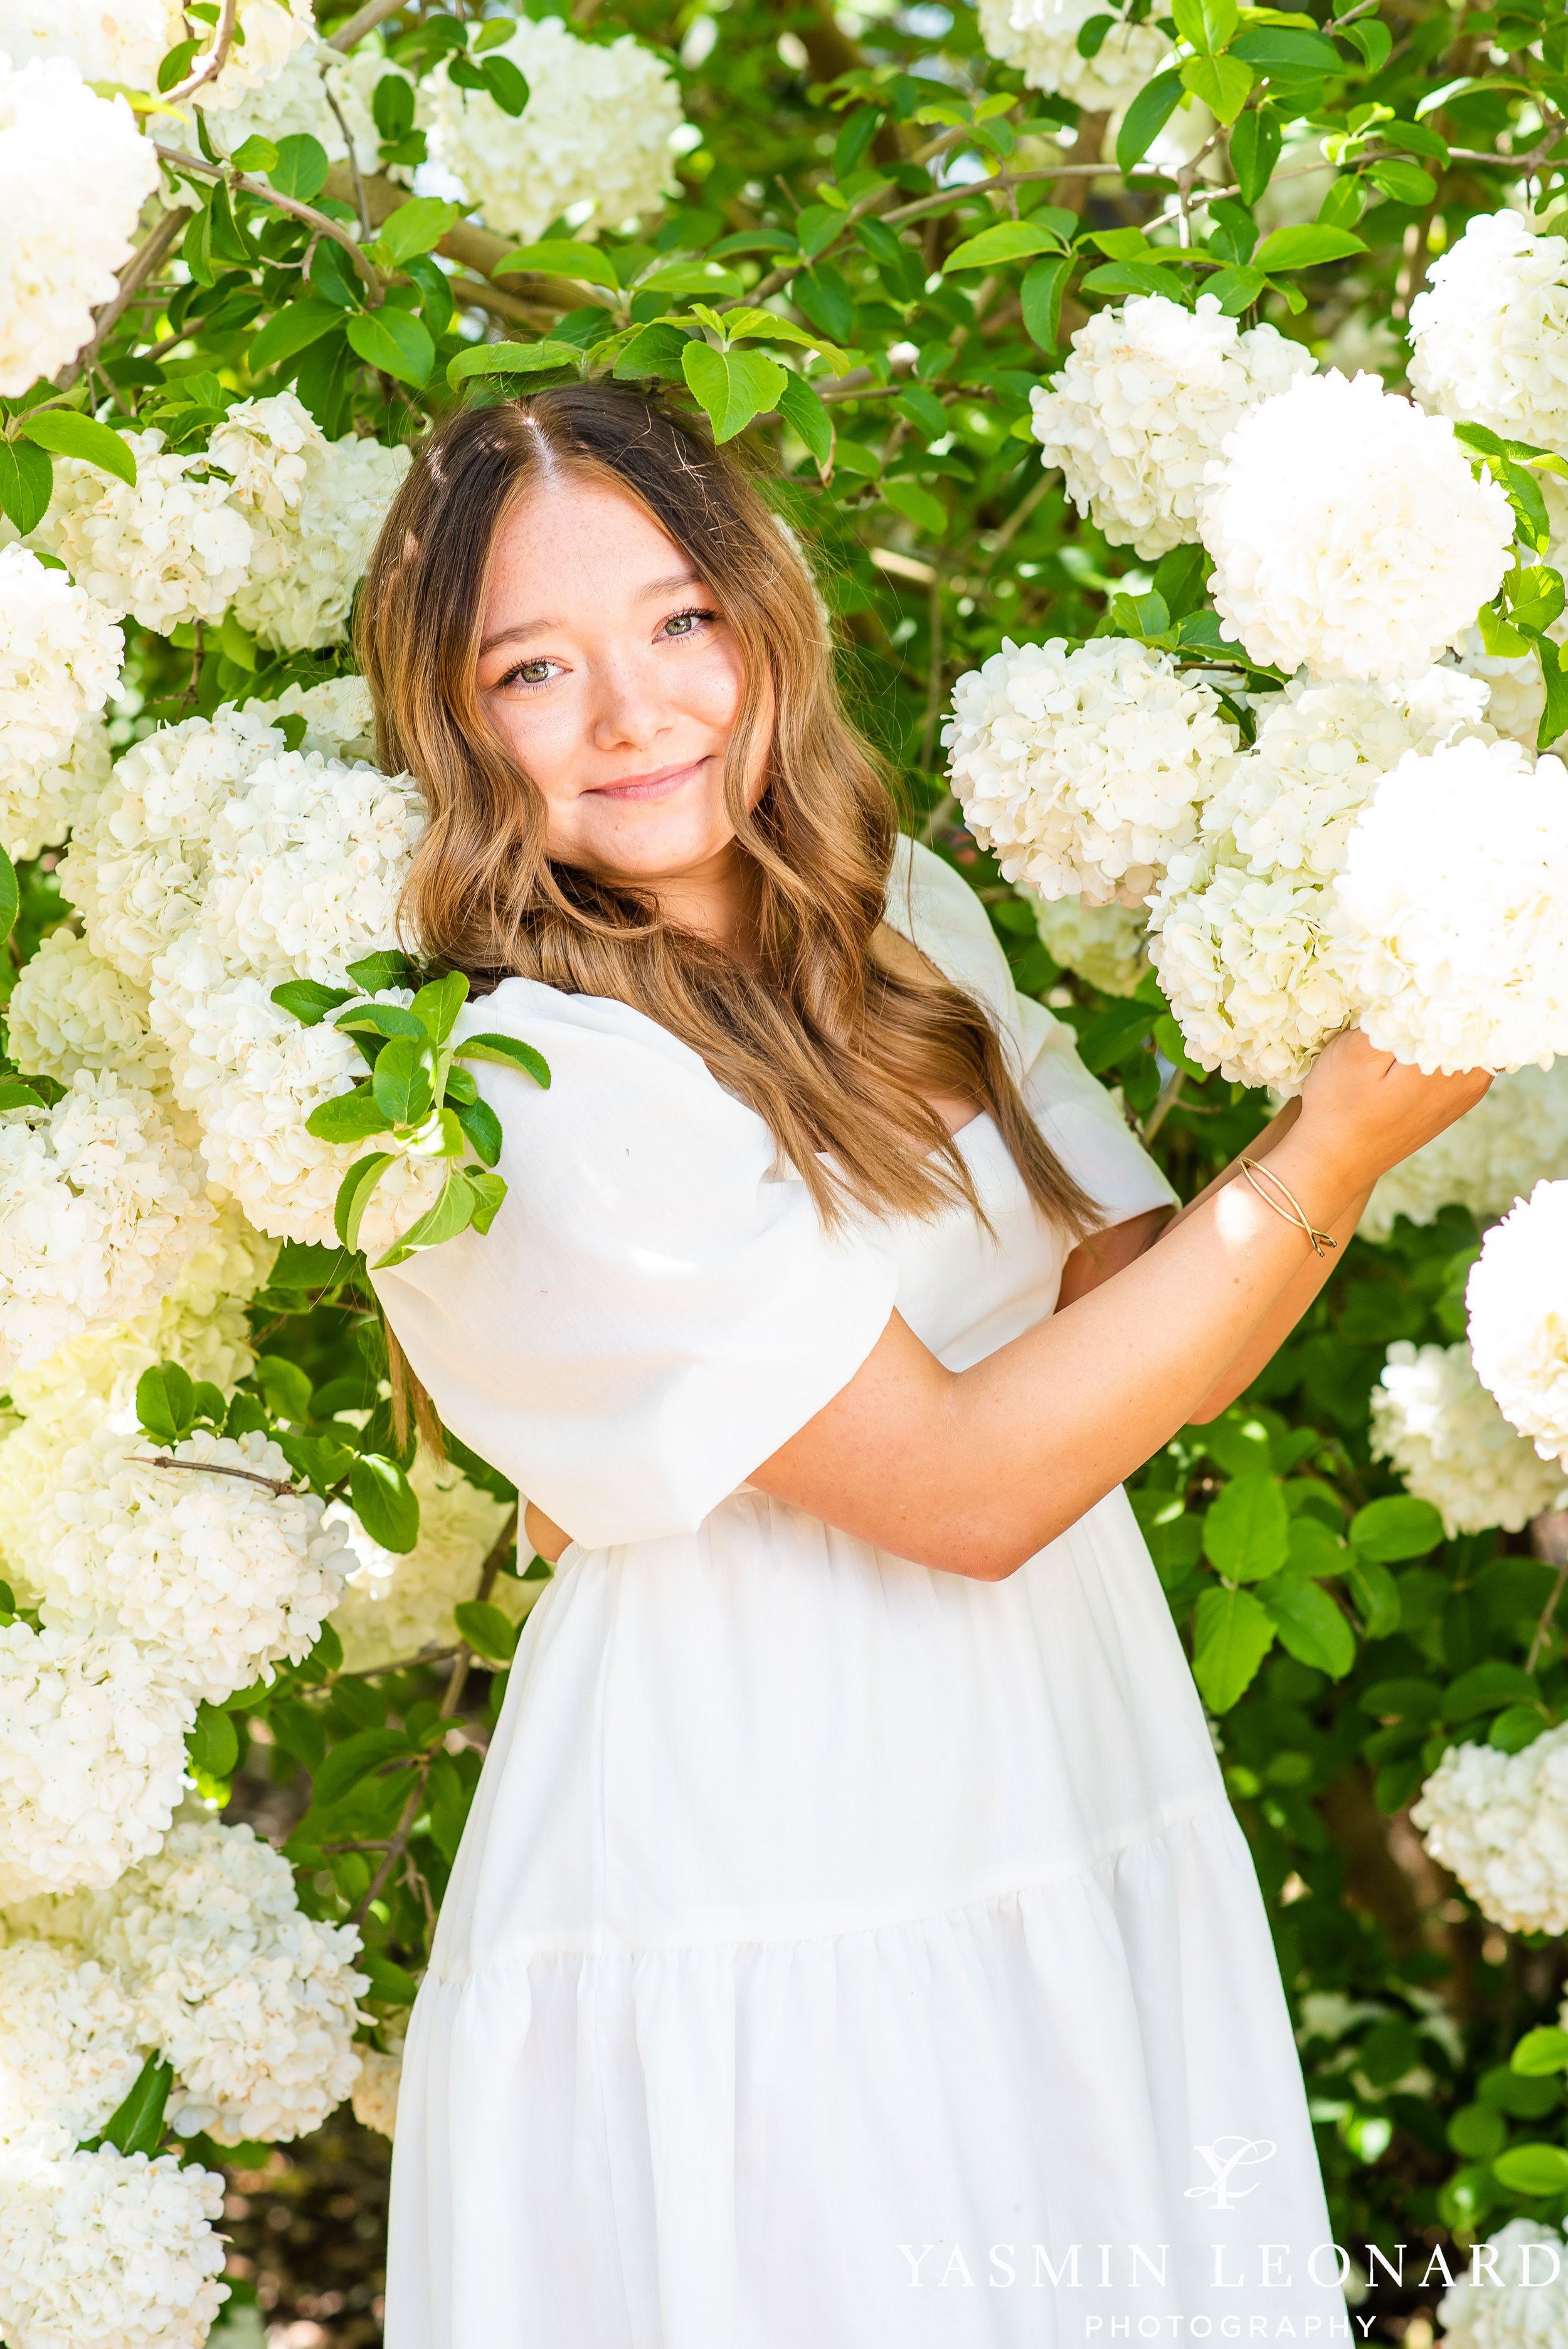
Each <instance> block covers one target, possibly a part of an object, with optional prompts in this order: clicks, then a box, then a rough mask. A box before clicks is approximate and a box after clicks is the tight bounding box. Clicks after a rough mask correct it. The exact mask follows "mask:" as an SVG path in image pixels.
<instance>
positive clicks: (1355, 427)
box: [1200, 371, 1513, 678]
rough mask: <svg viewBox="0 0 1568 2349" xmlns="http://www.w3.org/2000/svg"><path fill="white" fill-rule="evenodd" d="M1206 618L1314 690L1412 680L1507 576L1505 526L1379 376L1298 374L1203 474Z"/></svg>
mask: <svg viewBox="0 0 1568 2349" xmlns="http://www.w3.org/2000/svg"><path fill="white" fill-rule="evenodd" d="M1207 481H1208V489H1207V492H1206V494H1205V496H1204V499H1203V502H1202V514H1201V517H1200V525H1201V530H1202V540H1203V543H1204V545H1205V546H1206V547H1207V548H1208V550H1209V553H1210V554H1211V555H1212V557H1213V560H1214V578H1213V596H1214V604H1215V608H1216V609H1217V610H1218V612H1219V614H1220V616H1221V617H1222V619H1223V620H1224V621H1225V622H1226V624H1227V625H1228V626H1229V628H1230V630H1231V633H1232V634H1233V636H1236V637H1238V638H1239V639H1240V641H1241V643H1242V644H1243V646H1244V647H1245V648H1246V650H1247V652H1248V654H1249V655H1250V657H1252V658H1253V660H1255V661H1259V662H1269V663H1274V664H1276V665H1277V666H1278V667H1281V668H1284V669H1288V670H1294V669H1296V668H1298V667H1301V666H1302V665H1303V664H1304V663H1305V666H1306V667H1307V668H1308V669H1309V670H1310V671H1311V672H1312V674H1313V675H1314V676H1315V677H1320V678H1336V677H1344V678H1368V677H1370V678H1406V677H1412V676H1415V675H1416V674H1417V673H1418V672H1419V671H1421V670H1424V669H1426V668H1428V667H1430V665H1431V663H1432V662H1433V661H1434V660H1435V659H1436V658H1437V657H1438V655H1439V653H1440V652H1441V651H1442V650H1443V648H1444V647H1446V646H1449V645H1453V644H1456V643H1457V642H1458V641H1459V639H1460V636H1461V635H1462V634H1463V632H1464V630H1465V629H1466V628H1467V627H1469V626H1470V623H1471V622H1472V621H1473V620H1474V618H1475V616H1476V613H1477V612H1478V610H1479V609H1480V606H1481V605H1482V604H1485V603H1487V602H1489V601H1490V600H1491V597H1492V596H1493V595H1496V593H1497V590H1498V587H1499V585H1501V580H1502V575H1503V573H1504V572H1505V571H1506V570H1507V569H1508V567H1509V563H1510V560H1511V547H1512V543H1513V514H1512V510H1511V507H1510V505H1509V502H1508V500H1507V498H1506V497H1505V496H1504V494H1503V492H1502V491H1501V489H1500V488H1499V487H1498V485H1497V483H1496V482H1495V481H1492V480H1491V478H1490V476H1488V477H1487V478H1486V479H1484V480H1482V481H1475V480H1474V479H1472V477H1471V474H1470V466H1469V464H1468V462H1467V461H1466V459H1465V456H1464V453H1463V451H1462V450H1461V449H1460V445H1459V443H1458V442H1457V441H1456V440H1455V439H1454V437H1453V427H1452V425H1451V424H1450V423H1449V421H1448V419H1446V418H1441V417H1435V416H1425V415H1423V414H1422V412H1421V410H1420V409H1418V408H1414V407H1412V406H1411V404H1410V402H1409V401H1408V400H1407V399H1401V398H1398V395H1397V394H1395V393H1393V392H1388V391H1385V390H1384V388H1383V386H1382V384H1381V383H1380V382H1379V381H1378V380H1377V378H1376V377H1375V376H1367V375H1362V376H1357V377H1356V378H1354V379H1353V380H1352V381H1350V382H1346V378H1344V377H1343V376H1342V375H1338V374H1336V373H1334V372H1332V371H1330V372H1329V373H1328V374H1326V375H1314V376H1298V377H1297V378H1296V379H1295V382H1294V383H1292V384H1291V385H1290V386H1289V387H1288V388H1286V389H1285V390H1284V391H1282V392H1279V393H1277V394H1275V396H1274V398H1271V399H1265V400H1263V401H1260V403H1259V404H1258V406H1257V407H1255V408H1253V409H1249V410H1248V412H1247V413H1246V415H1244V416H1243V419H1242V420H1241V422H1240V423H1239V424H1238V425H1237V426H1236V427H1235V429H1234V430H1233V431H1232V432H1231V433H1229V434H1228V435H1227V436H1226V440H1225V442H1224V451H1223V455H1222V457H1221V458H1219V459H1216V460H1213V461H1212V463H1211V465H1210V468H1209V471H1208V475H1207Z"/></svg>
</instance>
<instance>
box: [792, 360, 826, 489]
mask: <svg viewBox="0 0 1568 2349" xmlns="http://www.w3.org/2000/svg"><path fill="white" fill-rule="evenodd" d="M779 415H780V416H781V417H782V418H783V419H784V421H785V423H786V424H787V425H788V426H789V429H790V430H791V432H793V433H794V435H795V438H796V439H797V440H799V442H800V443H801V444H802V446H803V447H804V449H805V450H806V454H807V455H808V456H809V457H810V460H811V462H812V463H813V464H814V465H815V466H816V468H817V471H818V472H819V473H820V475H821V476H822V478H823V479H824V480H826V478H827V476H828V474H829V472H830V471H831V469H832V463H833V419H832V418H831V416H830V414H829V412H828V409H827V407H826V405H825V404H824V402H823V400H822V398H821V395H820V393H819V392H816V391H814V390H813V389H812V388H811V386H810V384H809V383H808V382H807V381H806V378H805V377H804V376H799V375H792V376H791V377H790V378H789V381H788V383H786V385H785V386H784V388H783V390H782V391H781V392H780V393H779Z"/></svg>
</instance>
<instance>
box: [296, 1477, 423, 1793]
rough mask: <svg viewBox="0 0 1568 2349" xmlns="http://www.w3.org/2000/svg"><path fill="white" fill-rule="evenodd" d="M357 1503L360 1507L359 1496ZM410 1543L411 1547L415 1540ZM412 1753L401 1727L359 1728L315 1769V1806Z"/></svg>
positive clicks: (361, 1513)
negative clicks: (389, 1763) (374, 1771)
mask: <svg viewBox="0 0 1568 2349" xmlns="http://www.w3.org/2000/svg"><path fill="white" fill-rule="evenodd" d="M355 1465H356V1468H357V1467H358V1466H359V1465H360V1463H359V1462H357V1461H356V1463H355ZM355 1507H356V1510H358V1509H359V1505H358V1502H357V1500H356V1503H355ZM359 1516H360V1521H361V1523H362V1524H364V1523H365V1515H364V1511H363V1510H359ZM369 1530H370V1528H369V1526H368V1525H367V1524H366V1532H367V1533H368V1532H369ZM372 1538H373V1539H374V1540H377V1541H379V1540H380V1538H381V1537H380V1536H379V1534H377V1535H374V1536H372ZM386 1547H391V1545H390V1544H389V1543H388V1544H387V1545H386ZM407 1547H412V1544H408V1545H407ZM412 1754H413V1747H412V1745H411V1744H410V1743H409V1741H408V1739H407V1736H406V1735H405V1734H404V1733H403V1731H402V1730H400V1729H360V1730H356V1732H355V1733H354V1735H353V1736H352V1737H346V1738H345V1739H344V1741H343V1743H342V1744H341V1745H335V1746H334V1747H333V1749H332V1751H331V1753H330V1754H328V1755H327V1757H326V1759H325V1762H324V1763H323V1764H322V1765H321V1767H320V1769H319V1770H318V1771H317V1772H316V1774H315V1785H314V1786H313V1787H312V1789H311V1797H312V1801H313V1803H314V1806H315V1808H316V1809H317V1810H322V1811H325V1810H328V1809H330V1808H331V1806H332V1805H333V1804H334V1803H341V1802H342V1800H343V1798H344V1796H345V1795H347V1794H352V1792H353V1790H354V1788H355V1787H356V1786H357V1785H360V1784H361V1783H362V1781H363V1780H365V1779H366V1778H368V1777H369V1775H370V1774H371V1772H372V1771H373V1770H380V1769H383V1768H385V1766H386V1764H387V1763H388V1762H406V1761H408V1760H410V1759H411V1758H412Z"/></svg>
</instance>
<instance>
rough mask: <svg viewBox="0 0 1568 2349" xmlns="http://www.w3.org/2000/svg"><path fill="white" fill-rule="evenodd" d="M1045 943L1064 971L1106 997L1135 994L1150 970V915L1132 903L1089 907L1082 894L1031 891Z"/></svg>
mask: <svg viewBox="0 0 1568 2349" xmlns="http://www.w3.org/2000/svg"><path fill="white" fill-rule="evenodd" d="M1026 894H1027V895H1028V898H1029V900H1030V902H1031V904H1032V905H1033V906H1034V911H1035V926H1036V927H1037V930H1038V931H1039V934H1040V943H1041V944H1042V946H1044V947H1045V949H1046V951H1047V954H1048V955H1049V956H1050V957H1052V959H1053V961H1056V962H1059V963H1060V964H1061V966H1062V968H1063V969H1064V970H1076V971H1077V973H1078V977H1079V978H1085V979H1087V980H1088V983H1089V985H1090V986H1091V987H1098V988H1099V990H1100V992H1101V994H1102V995H1130V994H1131V993H1132V992H1133V990H1134V988H1136V987H1137V985H1138V982H1139V980H1140V978H1142V977H1143V974H1144V972H1145V971H1146V970H1147V969H1148V968H1149V916H1147V914H1141V913H1135V912H1134V911H1133V910H1132V908H1131V907H1130V906H1128V905H1085V904H1084V902H1083V899H1082V898H1081V897H1041V896H1039V895H1037V894H1036V892H1035V891H1034V890H1032V889H1031V890H1029V891H1028V892H1027V893H1026Z"/></svg>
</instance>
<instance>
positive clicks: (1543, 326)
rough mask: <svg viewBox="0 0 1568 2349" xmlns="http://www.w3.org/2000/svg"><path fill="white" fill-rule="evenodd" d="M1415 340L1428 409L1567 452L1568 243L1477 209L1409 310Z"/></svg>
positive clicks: (1414, 378)
mask: <svg viewBox="0 0 1568 2349" xmlns="http://www.w3.org/2000/svg"><path fill="white" fill-rule="evenodd" d="M1410 341H1411V346H1412V351H1411V358H1410V386H1411V388H1412V389H1413V391H1414V392H1415V394H1416V397H1417V398H1418V400H1420V402H1421V404H1422V406H1423V407H1425V408H1429V409H1433V410H1434V411H1435V412H1436V413H1437V414H1439V415H1440V416H1452V417H1456V418H1461V419H1469V420H1470V421H1471V422H1473V423H1477V424H1488V425H1490V426H1491V429H1492V430H1493V431H1494V432H1499V433H1501V435H1502V437H1503V438H1504V439H1505V440H1529V441H1531V442H1532V443H1533V445H1534V446H1535V447H1536V448H1538V449H1551V450H1554V451H1555V453H1556V454H1557V455H1558V456H1560V457H1561V456H1568V239H1565V238H1563V237H1561V236H1538V235H1537V234H1536V233H1535V231H1534V230H1533V228H1532V226H1531V225H1530V223H1529V222H1528V221H1525V220H1522V219H1521V218H1520V216H1519V214H1518V213H1517V212H1475V213H1472V215H1471V217H1470V220H1469V221H1468V222H1466V223H1465V229H1464V233H1463V234H1462V235H1461V236H1459V237H1457V238H1456V239H1455V241H1454V243H1452V244H1450V245H1449V249H1448V251H1447V252H1446V253H1442V254H1439V256H1438V258H1437V260H1436V261H1434V262H1433V263H1432V264H1431V266H1430V267H1429V270H1428V272H1427V283H1426V286H1425V288H1424V290H1423V291H1422V292H1421V293H1419V294H1418V295H1417V296H1416V299H1415V300H1414V302H1412V304H1411V305H1410Z"/></svg>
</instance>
